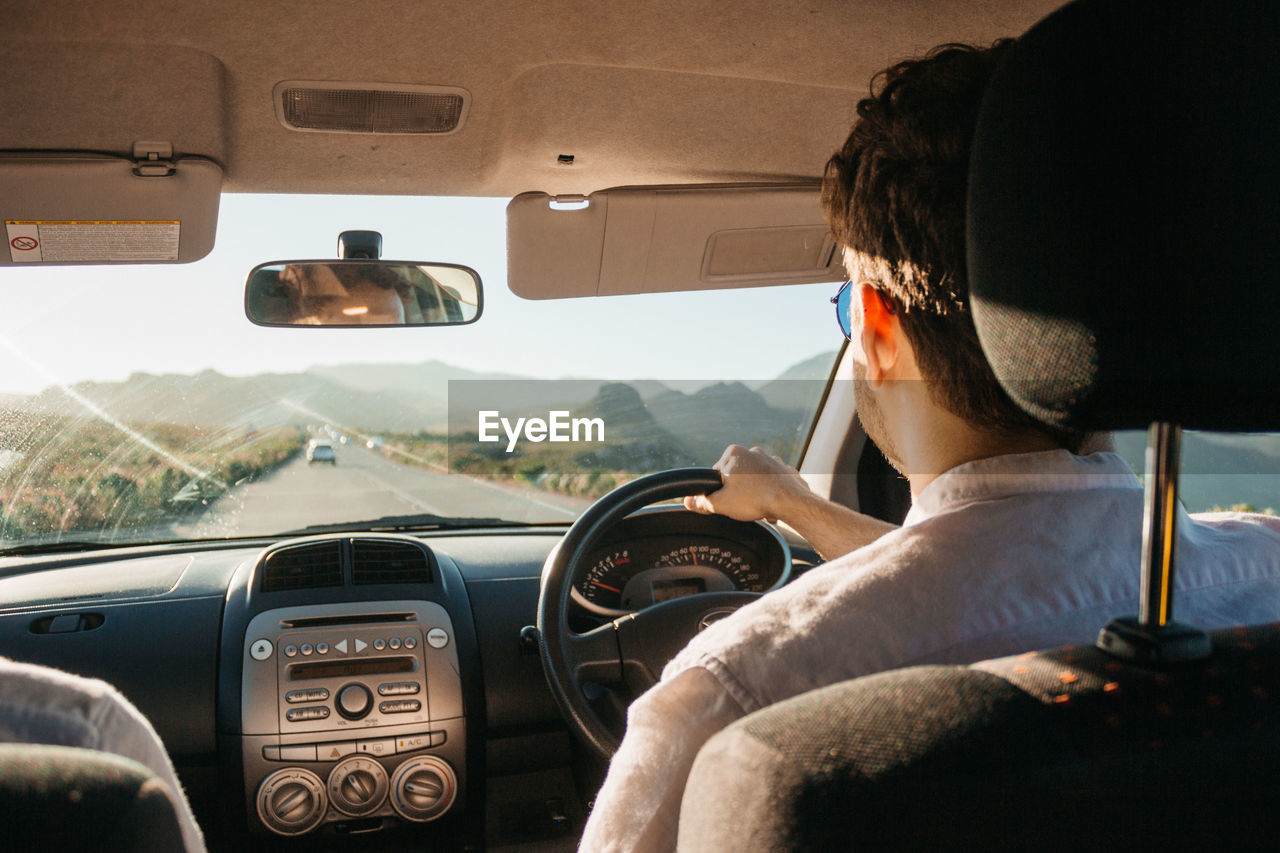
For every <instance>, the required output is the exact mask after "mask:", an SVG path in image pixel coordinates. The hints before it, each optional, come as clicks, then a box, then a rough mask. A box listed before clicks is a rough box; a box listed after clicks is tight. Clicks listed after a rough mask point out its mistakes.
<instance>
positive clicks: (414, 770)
mask: <svg viewBox="0 0 1280 853" xmlns="http://www.w3.org/2000/svg"><path fill="white" fill-rule="evenodd" d="M457 796H458V777H457V776H455V775H454V773H453V768H452V767H450V766H449V763H448V762H447V761H444V760H443V759H440V758H436V757H435V756H434V755H427V756H423V757H422V758H415V759H413V760H411V761H406V762H405V763H404V764H401V765H400V767H399V768H398V769H397V770H396V773H395V776H394V777H393V778H392V780H391V805H392V806H393V807H394V808H395V810H396V811H397V812H399V813H400V816H401V817H403V818H404V819H405V820H414V821H419V822H424V823H425V822H426V821H429V820H435V819H436V818H438V817H440V816H441V815H442V814H444V813H445V812H447V811H448V810H449V807H450V806H451V805H453V801H454V799H455V798H456V797H457Z"/></svg>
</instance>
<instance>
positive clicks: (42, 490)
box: [0, 413, 304, 541]
mask: <svg viewBox="0 0 1280 853" xmlns="http://www.w3.org/2000/svg"><path fill="white" fill-rule="evenodd" d="M303 445H304V437H303V435H302V433H301V431H299V430H298V429H295V428H292V427H282V428H278V429H272V430H264V431H261V432H259V431H256V430H254V429H252V428H249V429H243V428H235V429H230V428H216V427H215V428H203V427H195V426H179V425H174V424H119V425H112V424H108V423H106V422H104V421H102V420H99V419H96V418H69V417H57V416H45V417H41V416H25V415H23V416H20V415H17V414H15V413H7V414H4V415H0V539H3V540H6V541H15V540H25V539H37V540H42V539H46V538H57V537H59V536H61V535H63V534H67V533H72V532H74V531H86V532H89V531H92V532H93V534H94V535H93V538H95V539H98V538H104V534H105V538H108V539H111V538H115V539H121V540H129V539H133V538H139V537H136V536H131V535H130V532H131V531H136V532H139V533H140V532H142V531H141V529H146V528H152V527H154V526H157V525H163V524H166V523H168V522H171V521H176V520H179V519H185V518H188V517H190V516H191V515H193V514H196V513H198V512H199V511H201V510H202V508H203V507H205V506H207V505H208V504H209V503H210V502H211V501H212V500H214V499H216V498H217V497H218V496H219V495H221V494H222V493H223V492H224V491H226V489H228V488H230V487H232V486H235V485H237V484H240V483H244V482H248V481H251V480H253V479H256V478H258V477H261V476H262V475H264V474H266V473H267V472H269V471H271V470H273V469H274V468H276V467H278V466H279V465H281V464H283V463H284V462H287V461H288V460H289V459H291V458H293V456H295V455H296V454H297V453H298V452H300V451H301V450H302V448H303ZM140 538H147V537H146V535H145V534H144V535H142V536H141V537H140Z"/></svg>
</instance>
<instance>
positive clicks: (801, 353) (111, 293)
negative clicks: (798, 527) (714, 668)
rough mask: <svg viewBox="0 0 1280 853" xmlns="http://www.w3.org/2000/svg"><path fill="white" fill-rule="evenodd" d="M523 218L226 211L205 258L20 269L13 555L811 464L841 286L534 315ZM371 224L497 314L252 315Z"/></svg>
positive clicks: (7, 502) (390, 203)
mask: <svg viewBox="0 0 1280 853" xmlns="http://www.w3.org/2000/svg"><path fill="white" fill-rule="evenodd" d="M505 205H506V202H505V200H502V199H461V198H452V199H423V198H394V197H393V198H389V197H339V196H296V195H295V196H264V195H227V196H224V197H223V199H222V203H221V212H220V216H219V226H218V238H217V246H216V248H215V249H214V251H213V252H212V253H211V254H210V255H209V256H208V257H207V258H205V259H203V260H202V261H199V262H197V263H195V264H190V265H181V266H179V265H140V266H83V267H45V268H38V267H36V265H34V264H33V265H31V266H22V267H6V268H5V269H4V270H3V271H2V272H0V279H2V280H3V282H4V289H5V312H4V316H3V318H0V377H2V378H0V548H12V547H15V546H20V545H35V544H41V543H51V542H57V541H60V540H63V541H65V540H73V541H76V542H80V541H84V542H106V541H111V542H156V541H168V540H174V539H192V538H195V539H203V538H218V537H232V536H254V535H266V534H275V533H283V532H289V531H295V530H301V529H304V528H308V527H310V526H313V525H334V524H342V523H344V522H360V521H365V520H368V519H384V518H388V517H402V516H414V517H419V518H421V517H424V516H436V517H462V518H464V519H469V518H480V519H504V520H509V521H516V522H534V523H536V522H565V521H569V520H572V519H573V518H574V517H575V516H576V515H577V514H578V513H579V512H580V511H581V510H582V509H583V508H584V507H585V506H587V505H588V504H589V503H590V501H591V500H592V499H594V498H595V497H598V496H599V495H601V494H603V493H604V492H605V491H607V490H608V489H610V488H612V487H614V486H616V485H618V484H621V483H623V482H625V481H627V480H629V479H632V478H634V477H637V476H640V475H642V474H644V473H647V472H649V471H653V470H659V469H662V468H668V467H675V466H680V465H709V464H712V463H714V462H715V461H716V459H717V458H718V457H719V455H720V452H721V451H722V450H723V448H724V446H725V445H726V444H728V443H730V442H738V443H747V444H760V445H763V446H766V447H768V448H769V449H770V450H771V451H772V452H775V453H777V454H778V455H780V456H782V457H783V458H784V459H786V460H788V461H789V462H792V463H794V462H795V461H796V460H797V457H798V454H799V451H800V449H801V447H802V446H803V441H804V438H805V436H806V435H807V431H808V427H809V424H810V421H811V420H812V417H813V413H814V410H815V408H816V407H817V404H818V401H819V399H820V397H821V392H822V386H823V384H824V380H825V378H826V377H827V375H828V374H829V372H830V369H831V365H832V362H833V361H834V358H835V350H836V348H837V345H838V343H839V342H840V337H839V332H838V330H837V328H836V324H835V322H834V319H833V317H832V316H831V306H830V305H829V304H828V302H827V298H828V297H829V296H830V294H831V292H832V291H833V289H834V288H833V287H832V286H830V285H812V286H799V287H785V288H754V289H746V290H727V291H709V292H699V293H674V294H656V295H644V296H624V297H610V298H603V299H574V300H554V301H546V302H531V301H526V300H522V299H520V298H518V297H516V296H514V295H513V294H511V292H510V291H509V290H508V289H507V286H506V258H505V253H504V246H505V238H504V234H505ZM351 228H366V229H373V230H377V231H380V232H381V233H382V235H383V246H384V251H383V254H384V257H386V258H388V259H394V260H410V261H441V262H446V263H456V264H464V265H467V266H470V267H473V268H474V269H475V270H476V271H477V272H478V273H479V274H480V276H481V279H482V281H483V283H484V285H483V286H484V298H485V304H484V313H483V316H482V317H481V318H480V319H479V320H478V321H477V322H475V323H474V324H472V325H467V326H458V327H440V328H426V329H420V328H408V329H390V328H382V329H361V330H354V329H314V328H310V329H294V328H261V327H257V326H254V325H252V324H251V323H250V322H249V321H248V320H247V319H246V318H245V314H244V307H243V306H244V302H243V288H244V282H245V277H246V275H247V274H248V272H249V270H250V269H251V268H253V267H254V266H256V265H258V264H261V263H264V262H267V261H274V260H286V259H292V258H327V257H334V256H335V254H336V249H335V245H336V241H337V235H338V233H339V232H340V231H343V230H347V229H351ZM553 380H573V381H553ZM539 423H540V424H541V425H542V426H541V432H540V431H539V430H540V428H539ZM597 423H598V424H599V428H597ZM557 427H559V430H560V431H559V433H557V432H556V430H557ZM557 434H559V435H564V436H568V439H567V440H565V441H558V440H557V439H556V438H555V437H554V436H555V435H557ZM540 435H541V436H542V437H541V438H540V437H539V436H540Z"/></svg>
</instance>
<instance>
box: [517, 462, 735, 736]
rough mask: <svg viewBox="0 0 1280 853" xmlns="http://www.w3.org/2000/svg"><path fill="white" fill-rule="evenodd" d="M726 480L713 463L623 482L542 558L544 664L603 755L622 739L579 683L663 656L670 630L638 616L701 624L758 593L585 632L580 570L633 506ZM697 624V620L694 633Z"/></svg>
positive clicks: (573, 718)
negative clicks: (651, 631)
mask: <svg viewBox="0 0 1280 853" xmlns="http://www.w3.org/2000/svg"><path fill="white" fill-rule="evenodd" d="M721 485H723V482H722V480H721V478H720V472H719V471H717V470H715V469H714V468H676V469H672V470H670V471H659V472H658V473H656V474H649V475H646V476H644V477H640V478H639V479H636V480H633V481H631V482H630V483H626V484H624V485H622V486H619V487H618V488H616V489H614V490H613V491H611V492H609V493H608V494H606V495H604V496H603V497H601V498H600V499H599V500H597V501H596V502H595V503H593V504H592V505H591V506H590V507H588V508H587V509H586V511H585V512H583V513H582V515H580V516H579V517H578V519H577V520H576V521H575V522H574V523H573V524H572V525H571V526H570V528H569V530H568V532H567V533H565V535H564V538H563V539H561V540H560V542H559V543H558V544H557V545H556V547H555V548H553V549H552V551H551V553H550V554H549V555H548V556H547V560H546V562H545V563H544V564H543V566H542V582H541V589H540V591H539V594H538V617H537V629H538V650H539V655H540V657H541V658H542V668H543V672H544V674H545V675H546V678H547V684H548V686H550V688H551V693H552V695H553V696H554V697H555V700H556V704H557V705H559V706H560V711H561V713H562V714H563V715H564V717H565V720H566V722H567V723H568V724H569V726H570V728H571V729H573V730H574V733H575V734H576V735H577V736H578V737H579V738H580V739H582V740H583V741H584V742H585V743H586V744H587V745H588V746H589V747H591V748H592V749H593V750H594V751H595V752H596V753H597V754H599V755H600V756H601V757H603V758H606V759H607V758H610V757H612V756H613V754H614V753H615V752H616V751H617V749H618V739H617V737H616V736H615V735H614V733H613V732H612V731H611V730H610V729H609V728H608V727H607V726H606V725H605V724H604V723H603V722H601V720H600V719H599V718H598V717H597V715H596V714H595V713H594V712H593V711H592V709H591V706H590V704H589V703H588V701H587V699H586V697H585V696H584V695H583V693H582V689H581V683H582V682H583V681H587V680H594V681H597V682H599V683H621V682H622V681H623V680H624V677H623V676H624V672H623V670H624V667H625V666H627V665H628V663H630V662H632V661H633V660H634V659H635V658H636V657H641V658H644V657H650V658H656V657H660V656H662V655H663V654H665V653H666V651H667V650H668V649H669V648H670V646H671V645H672V641H671V640H670V638H669V637H667V638H666V639H665V641H664V642H660V643H657V644H656V646H655V644H654V643H646V642H645V640H644V638H643V636H642V635H643V634H644V630H643V628H641V627H638V626H637V617H642V620H643V621H644V622H646V623H650V624H652V623H657V622H661V623H668V624H675V623H679V625H680V626H681V627H685V626H688V625H693V626H698V625H699V623H700V621H705V620H707V619H708V617H709V616H710V615H711V614H718V615H727V613H728V612H731V611H732V610H734V609H737V608H738V607H741V606H742V605H743V604H746V603H748V602H750V601H754V600H755V599H756V598H759V596H760V594H759V593H753V592H720V593H700V594H698V595H692V596H687V597H684V598H676V599H672V600H671V601H666V602H663V603H661V604H657V605H654V606H652V607H649V608H646V609H645V610H642V611H639V612H638V613H630V614H627V615H626V616H621V617H619V618H617V619H614V620H613V621H612V622H609V623H606V624H604V625H601V626H600V627H598V628H595V629H593V630H591V631H588V632H587V633H585V634H575V633H574V632H573V631H572V630H571V629H570V628H569V623H568V614H569V608H570V595H571V593H572V590H573V576H574V574H575V570H576V568H577V567H578V566H579V565H580V564H581V563H582V561H583V559H584V558H585V557H586V555H587V554H588V553H589V552H590V551H591V550H592V549H593V548H594V547H595V546H596V544H597V543H598V542H599V541H600V539H601V537H602V536H603V535H604V534H605V533H606V532H607V531H608V530H609V529H610V528H612V527H613V526H614V525H615V524H616V523H617V522H619V521H621V520H622V519H623V518H625V517H626V516H628V515H630V514H631V513H632V512H635V511H636V510H638V509H641V508H642V507H645V506H648V505H649V504H653V503H658V502H659V501H664V500H669V499H671V498H678V497H684V496H686V495H699V494H708V493H710V492H713V491H715V490H716V489H718V488H720V487H721ZM721 611H724V613H721ZM696 630H697V628H696V627H694V630H693V632H692V633H690V634H689V636H690V637H691V636H692V635H693V633H696ZM687 640H688V637H685V638H683V639H682V640H680V646H683V643H684V642H686V641H687ZM663 662H664V663H665V661H663Z"/></svg>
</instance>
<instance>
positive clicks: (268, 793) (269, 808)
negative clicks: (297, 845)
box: [258, 767, 327, 835]
mask: <svg viewBox="0 0 1280 853" xmlns="http://www.w3.org/2000/svg"><path fill="white" fill-rule="evenodd" d="M326 805H327V802H326V800H325V794H324V783H322V782H321V781H320V778H319V777H318V776H316V774H314V773H312V772H311V771H310V770H303V769H302V768H301V767H286V768H285V769H283V770H277V771H276V772H275V773H272V774H271V775H270V776H268V777H267V778H265V779H263V780H262V784H261V785H259V786H258V817H259V818H261V819H262V822H263V823H264V824H266V825H267V827H268V828H269V829H270V830H271V831H272V832H275V833H278V834H280V835H301V834H302V833H304V832H310V831H311V830H313V829H315V828H316V826H317V825H318V824H319V823H320V821H321V820H323V819H324V811H325V807H326Z"/></svg>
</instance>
